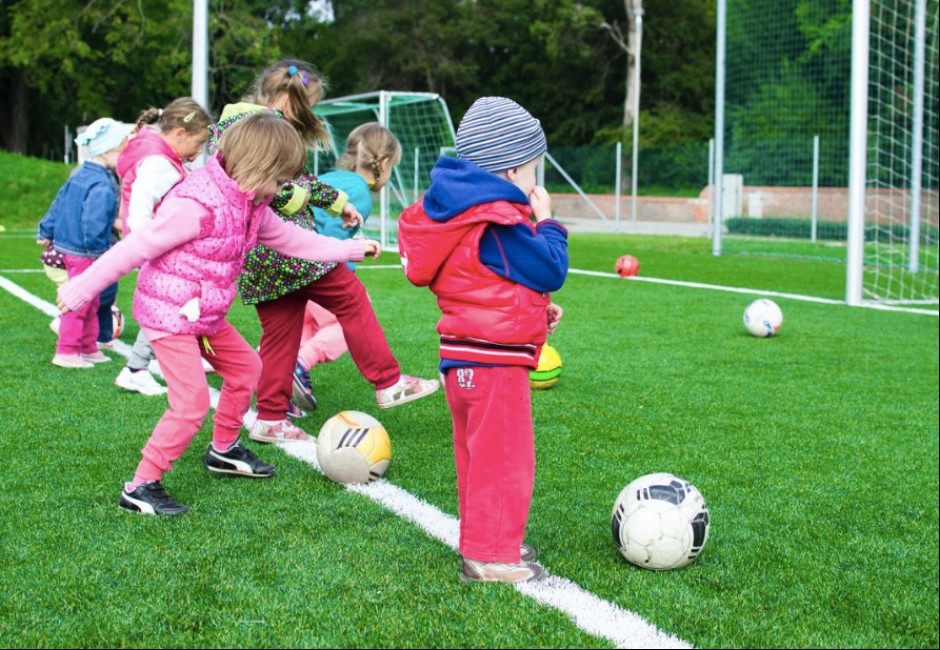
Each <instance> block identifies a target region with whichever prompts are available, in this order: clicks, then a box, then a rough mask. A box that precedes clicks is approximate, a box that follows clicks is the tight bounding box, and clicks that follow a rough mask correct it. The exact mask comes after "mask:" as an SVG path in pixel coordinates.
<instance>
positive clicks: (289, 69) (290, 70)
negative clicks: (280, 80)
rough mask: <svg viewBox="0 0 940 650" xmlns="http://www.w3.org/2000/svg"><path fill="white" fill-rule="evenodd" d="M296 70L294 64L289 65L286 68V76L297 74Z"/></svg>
mask: <svg viewBox="0 0 940 650" xmlns="http://www.w3.org/2000/svg"><path fill="white" fill-rule="evenodd" d="M297 72H298V70H297V66H296V65H292V66H291V67H289V68H288V69H287V76H288V77H293V76H294V75H295V74H297Z"/></svg>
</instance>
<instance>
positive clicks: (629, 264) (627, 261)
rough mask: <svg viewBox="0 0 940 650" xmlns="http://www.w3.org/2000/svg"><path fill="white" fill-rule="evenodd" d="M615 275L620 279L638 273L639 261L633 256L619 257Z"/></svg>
mask: <svg viewBox="0 0 940 650" xmlns="http://www.w3.org/2000/svg"><path fill="white" fill-rule="evenodd" d="M615 268H616V269H617V273H619V274H620V277H622V278H630V277H633V276H634V275H636V274H637V273H639V272H640V261H639V260H638V259H637V258H635V257H633V255H621V256H620V257H618V258H617V264H616V265H615Z"/></svg>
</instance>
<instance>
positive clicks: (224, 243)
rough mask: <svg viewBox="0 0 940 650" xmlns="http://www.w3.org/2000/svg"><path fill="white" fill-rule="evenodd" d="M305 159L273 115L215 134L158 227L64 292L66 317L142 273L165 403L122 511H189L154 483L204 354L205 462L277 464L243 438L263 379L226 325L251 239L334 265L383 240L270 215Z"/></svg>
mask: <svg viewBox="0 0 940 650" xmlns="http://www.w3.org/2000/svg"><path fill="white" fill-rule="evenodd" d="M305 156H306V152H305V150H304V146H303V143H302V142H301V141H300V138H299V137H298V136H297V133H296V132H295V131H294V129H292V128H291V127H290V125H288V124H287V123H286V122H284V120H282V119H279V118H277V117H275V116H273V115H271V114H269V113H259V114H257V115H253V116H251V117H250V118H248V119H245V120H243V121H242V122H241V123H240V124H238V125H236V126H233V127H232V128H231V129H230V130H229V131H228V132H227V133H226V134H225V135H224V136H223V137H222V140H221V141H220V142H219V151H218V153H217V154H216V155H214V156H212V157H211V158H210V159H209V161H208V163H207V164H206V166H205V167H202V168H200V169H198V170H196V171H194V172H193V173H191V174H190V175H189V176H187V177H186V178H185V179H184V180H183V181H182V182H180V183H179V184H178V185H177V186H176V187H174V188H173V189H172V190H170V192H169V193H168V194H167V195H166V197H165V198H164V199H163V201H162V202H161V204H160V205H159V206H158V207H157V211H156V214H155V215H154V218H153V220H151V221H149V222H147V223H144V225H142V226H141V227H140V228H139V229H137V230H135V231H134V233H132V234H131V235H130V236H129V237H128V238H127V239H124V240H123V241H121V242H120V243H118V244H117V245H116V246H115V247H114V248H113V249H112V250H111V251H109V252H108V253H107V254H106V255H104V256H103V257H102V258H101V259H100V260H99V261H98V262H96V263H95V264H94V265H93V266H92V267H91V268H89V269H88V271H86V272H85V273H84V274H82V275H81V276H79V277H78V278H75V279H73V280H71V281H70V282H69V283H68V284H66V285H65V286H63V287H62V288H60V289H59V307H60V309H62V311H68V310H70V309H72V310H74V309H81V308H82V307H83V306H84V305H85V304H86V303H87V302H88V301H89V300H90V299H91V297H92V296H93V295H95V292H96V291H97V290H98V289H99V288H100V287H101V286H103V285H104V284H107V283H108V282H111V281H113V280H114V279H115V278H117V277H120V276H121V275H124V274H125V273H127V272H129V271H130V270H131V269H134V268H136V267H140V274H139V275H138V278H137V291H136V293H135V294H134V318H135V319H136V320H137V322H138V323H140V326H141V328H142V329H143V330H144V332H145V334H146V335H147V338H148V340H149V341H150V344H151V345H152V346H153V349H154V352H155V353H156V355H157V360H158V361H159V362H160V367H161V368H162V369H163V373H164V375H165V376H166V381H167V388H168V390H169V395H168V399H169V404H170V407H169V409H168V410H167V411H166V412H165V413H164V414H163V417H162V418H161V419H160V421H159V422H158V423H157V425H156V428H154V430H153V433H152V434H151V436H150V439H149V440H148V441H147V444H146V446H145V447H144V449H143V452H142V453H143V459H142V460H141V462H140V464H139V465H138V466H137V471H136V472H135V474H134V478H133V480H131V481H130V482H129V483H126V484H125V486H124V489H123V491H122V492H121V498H120V500H119V505H120V506H121V507H123V508H126V509H128V510H132V511H136V512H140V513H144V514H161V515H178V514H182V513H184V512H186V511H187V510H188V508H186V506H183V505H180V504H178V503H176V502H175V501H174V500H173V499H172V497H170V496H169V495H168V494H167V493H166V491H165V490H164V488H163V486H162V484H161V482H160V481H161V479H162V477H163V473H164V472H166V471H168V470H169V469H170V468H171V467H172V465H173V462H174V461H175V460H176V459H178V458H179V457H180V456H182V455H183V452H184V451H185V450H186V448H187V447H188V446H189V444H190V442H191V441H192V439H193V437H194V436H195V435H196V432H197V431H199V428H200V426H201V425H202V422H203V420H204V419H205V417H206V414H207V413H208V412H209V386H208V383H207V382H206V377H205V373H204V372H203V369H202V358H211V359H212V365H213V366H214V367H215V369H216V371H217V372H218V373H219V375H221V377H222V379H223V383H222V394H221V396H220V397H219V403H218V407H217V409H216V414H215V418H214V420H215V426H214V428H213V433H212V442H211V443H210V444H209V446H208V448H207V449H206V453H205V455H204V456H203V465H204V466H205V467H206V469H208V470H209V471H211V472H217V473H221V474H229V475H236V476H248V477H252V478H265V477H269V476H271V475H272V474H274V472H275V468H274V467H273V466H272V465H269V464H267V463H264V462H262V461H261V460H259V459H258V458H257V456H255V455H254V454H253V453H252V452H251V451H249V450H248V449H247V448H245V447H244V446H243V445H242V444H241V443H240V442H239V440H238V431H239V428H240V427H241V424H242V418H243V417H244V415H245V413H246V412H247V411H248V408H249V406H250V404H251V397H252V393H253V392H254V390H255V388H256V387H257V384H258V378H259V376H260V374H261V361H260V359H259V358H258V355H257V354H256V353H255V351H254V350H253V349H252V348H251V346H250V345H248V343H247V342H246V341H245V339H243V338H242V336H241V335H240V334H239V333H238V332H237V331H236V330H235V328H234V327H232V326H231V325H230V324H229V323H228V321H226V320H225V316H226V313H227V312H228V309H229V306H230V305H231V303H232V300H234V298H235V292H236V286H235V280H236V278H237V277H238V274H239V272H240V271H241V269H242V265H243V264H244V259H245V253H246V252H247V251H248V250H249V249H250V248H251V247H253V246H254V245H255V244H257V243H264V244H265V245H267V246H270V247H271V248H272V249H274V250H277V251H281V252H283V253H285V254H287V255H297V256H304V257H310V256H314V257H317V258H320V259H324V260H331V261H346V260H350V259H352V260H361V259H362V258H363V257H364V256H365V255H366V254H369V255H373V256H377V255H378V253H379V244H378V242H375V241H371V240H356V241H339V240H336V239H331V238H329V237H321V236H320V235H317V234H316V233H312V232H307V231H305V230H303V229H302V228H298V227H296V226H293V225H291V224H288V223H285V222H283V221H282V220H280V219H278V218H277V217H276V216H275V215H274V213H273V212H272V211H271V210H270V209H269V208H268V203H269V202H270V199H271V197H273V196H274V195H276V194H277V193H278V192H279V191H280V190H281V187H282V186H283V185H284V184H285V183H286V182H287V181H288V179H290V178H293V177H294V176H295V175H296V174H298V173H299V172H300V170H301V169H302V168H303V164H304V158H305Z"/></svg>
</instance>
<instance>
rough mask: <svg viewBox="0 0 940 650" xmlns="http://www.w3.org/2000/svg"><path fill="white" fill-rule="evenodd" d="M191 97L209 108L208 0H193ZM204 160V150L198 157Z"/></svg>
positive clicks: (202, 162)
mask: <svg viewBox="0 0 940 650" xmlns="http://www.w3.org/2000/svg"><path fill="white" fill-rule="evenodd" d="M192 75H193V78H192V93H193V99H195V100H196V102H198V103H199V105H200V106H202V107H203V108H204V109H206V110H209V0H193V71H192ZM198 160H199V162H200V164H205V162H206V150H205V147H203V150H202V154H201V155H200V156H199V158H198Z"/></svg>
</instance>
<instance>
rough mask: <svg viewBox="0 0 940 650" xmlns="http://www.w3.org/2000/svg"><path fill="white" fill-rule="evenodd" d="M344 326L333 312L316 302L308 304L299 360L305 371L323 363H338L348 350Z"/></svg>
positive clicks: (298, 355) (298, 354)
mask: <svg viewBox="0 0 940 650" xmlns="http://www.w3.org/2000/svg"><path fill="white" fill-rule="evenodd" d="M348 349H349V347H348V346H347V345H346V338H345V337H344V336H343V326H342V325H340V324H339V319H337V318H336V316H334V315H333V314H332V313H331V312H329V311H327V310H325V309H324V308H323V307H321V306H320V305H318V304H317V303H315V302H308V303H307V309H306V311H305V312H304V329H303V334H302V335H301V337H300V351H299V352H298V353H297V359H298V360H299V361H300V365H302V366H303V367H304V369H305V370H310V369H311V368H313V367H314V366H318V365H320V364H321V363H329V362H330V361H336V360H337V359H339V358H340V357H341V356H343V354H344V353H345V352H346V350H348Z"/></svg>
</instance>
